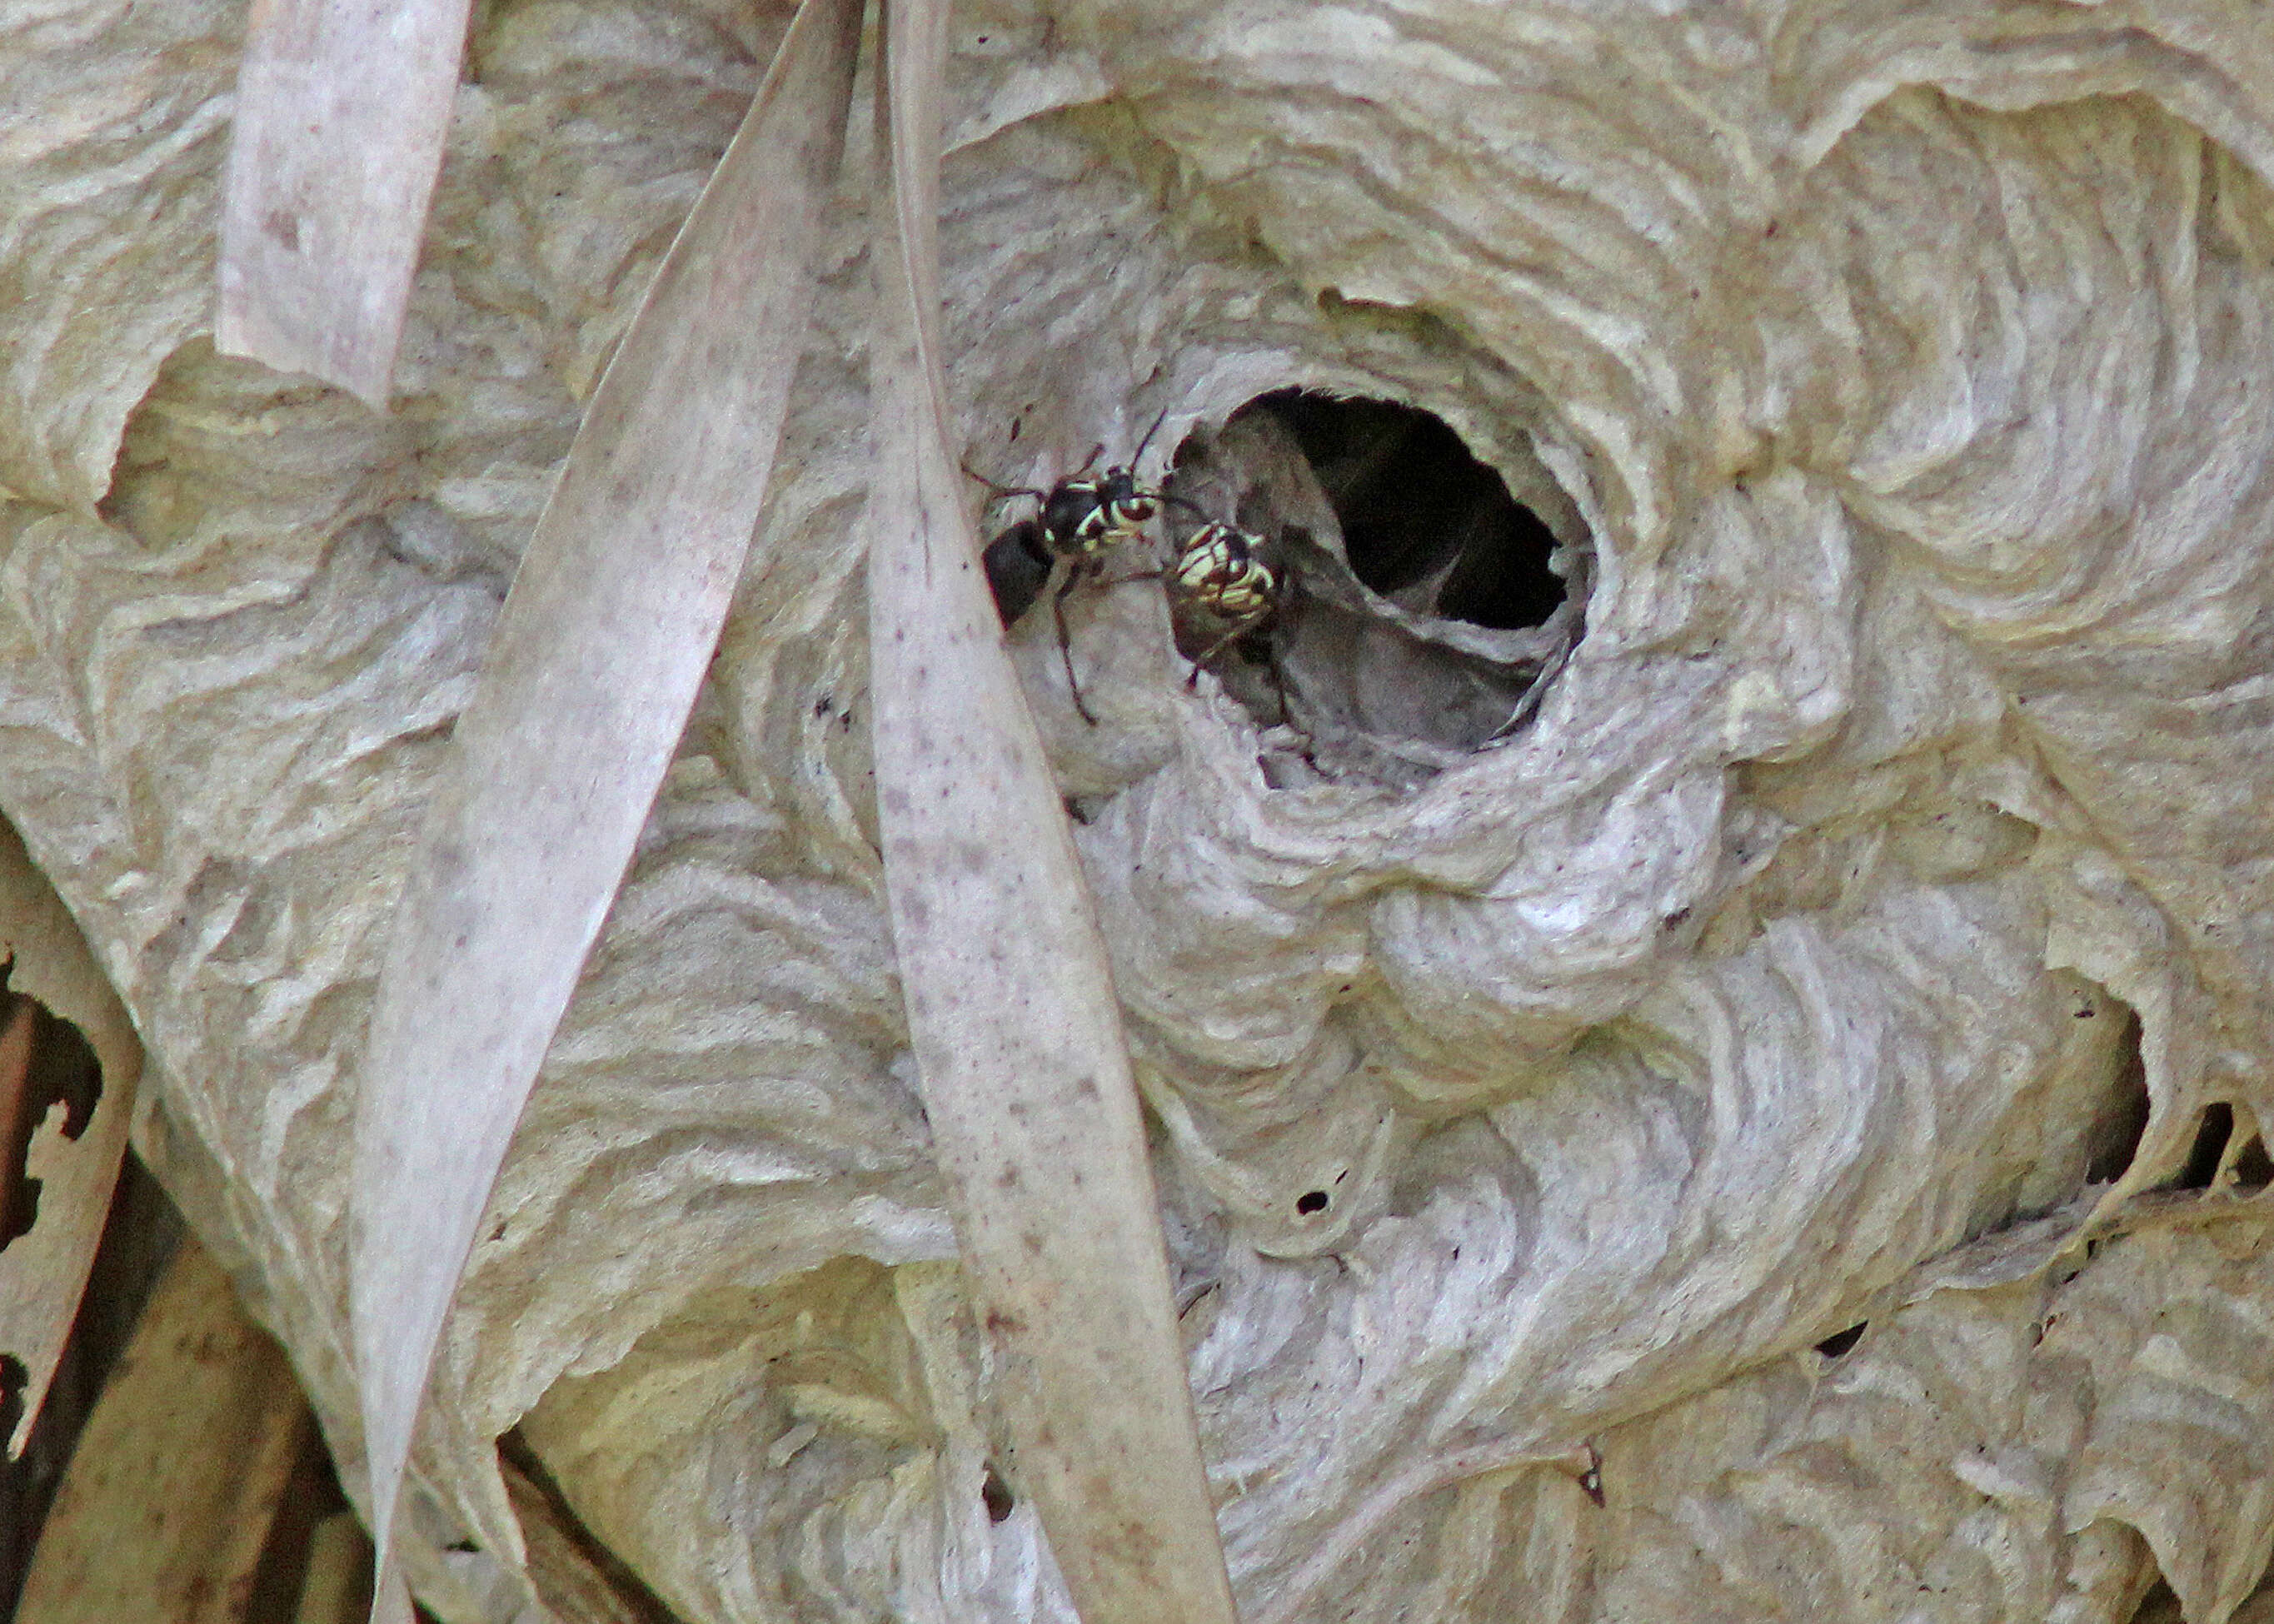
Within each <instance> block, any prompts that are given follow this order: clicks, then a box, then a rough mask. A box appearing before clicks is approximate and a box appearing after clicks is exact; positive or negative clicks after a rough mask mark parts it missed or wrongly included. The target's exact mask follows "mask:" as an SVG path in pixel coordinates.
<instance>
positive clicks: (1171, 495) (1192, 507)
mask: <svg viewBox="0 0 2274 1624" xmlns="http://www.w3.org/2000/svg"><path fill="white" fill-rule="evenodd" d="M1148 494H1150V495H1153V496H1157V497H1159V498H1160V499H1161V500H1163V501H1164V502H1166V503H1168V504H1169V505H1170V506H1171V508H1183V509H1184V510H1185V511H1186V513H1188V514H1190V515H1193V517H1194V518H1195V519H1198V520H1199V521H1201V523H1203V524H1206V523H1211V520H1210V519H1209V510H1208V509H1207V508H1203V507H1201V505H1200V504H1199V503H1198V502H1196V501H1193V500H1191V499H1190V498H1188V497H1183V496H1179V495H1178V494H1177V493H1176V492H1174V491H1154V492H1148Z"/></svg>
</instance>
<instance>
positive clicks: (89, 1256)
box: [0, 823, 142, 1458]
mask: <svg viewBox="0 0 2274 1624" xmlns="http://www.w3.org/2000/svg"><path fill="white" fill-rule="evenodd" d="M5 953H12V954H14V956H15V964H14V967H13V969H12V970H11V973H10V974H9V978H8V984H9V986H10V987H11V989H13V990H15V991H17V992H19V993H23V994H25V995H26V996H29V997H32V998H35V999H37V1000H38V1001H39V1002H40V1004H41V1005H43V1006H44V1007H45V1008H46V1009H47V1010H48V1011H49V1013H50V1014H52V1015H54V1016H56V1017H58V1018H60V1019H64V1020H66V1021H68V1022H70V1023H71V1024H72V1026H74V1027H76V1028H77V1029H78V1031H79V1035H80V1036H82V1037H84V1038H85V1039H86V1040H87V1044H88V1046H89V1047H90V1048H92V1049H94V1057H95V1060H96V1063H97V1064H99V1065H100V1066H101V1067H102V1079H101V1089H102V1092H101V1093H100V1094H97V1095H96V1096H95V1100H94V1109H93V1110H92V1111H91V1112H90V1113H88V1114H87V1117H86V1119H85V1120H84V1122H81V1123H78V1124H72V1123H71V1122H69V1121H68V1119H67V1113H66V1112H65V1111H64V1110H63V1109H47V1110H46V1111H45V1113H44V1120H42V1121H41V1122H39V1123H38V1124H37V1125H35V1126H34V1129H33V1132H32V1135H31V1140H30V1143H29V1146H28V1147H27V1148H26V1155H25V1171H26V1175H27V1176H28V1177H33V1178H36V1179H38V1180H39V1181H40V1192H39V1214H38V1221H37V1222H34V1224H33V1226H32V1228H31V1229H29V1230H28V1231H26V1233H25V1234H23V1235H20V1236H19V1237H16V1239H14V1240H13V1241H11V1242H10V1243H8V1244H7V1245H6V1246H4V1247H0V1353H6V1354H11V1355H13V1356H14V1357H17V1358H19V1359H20V1360H22V1361H23V1363H24V1367H25V1371H26V1380H25V1384H24V1389H23V1395H22V1396H23V1402H24V1409H23V1412H22V1414H21V1416H20V1417H19V1418H18V1420H17V1423H16V1426H15V1430H14V1432H13V1433H12V1435H11V1437H10V1438H9V1440H8V1453H9V1455H10V1456H11V1458H13V1457H14V1456H16V1455H21V1454H22V1453H23V1451H24V1445H25V1444H26V1442H27V1441H28V1440H30V1438H31V1435H32V1422H33V1420H34V1418H35V1417H37V1416H38V1415H39V1412H40V1404H41V1400H42V1399H44V1398H45V1397H46V1395H47V1391H48V1384H49V1382H50V1381H51V1380H53V1379H54V1377H55V1372H56V1360H57V1359H59V1358H61V1357H63V1350H64V1338H65V1337H67V1336H68V1335H70V1334H71V1327H72V1317H73V1316H74V1315H75V1314H76V1313H77V1312H78V1309H79V1294H80V1293H81V1292H82V1291H84V1290H85V1289H86V1288H87V1270H88V1268H89V1267H91V1266H92V1265H93V1264H94V1249H95V1244H96V1243H97V1242H98V1241H100V1240H101V1239H102V1225H103V1220H104V1219H105V1217H107V1216H108V1215H109V1211H110V1192H111V1187H112V1186H113V1185H114V1184H117V1182H118V1165H119V1162H120V1160H121V1159H122V1158H123V1157H124V1155H125V1154H126V1130H127V1125H128V1123H129V1121H130V1120H131V1118H132V1116H133V1105H134V1085H135V1083H136V1081H137V1079H139V1077H140V1076H141V1072H142V1046H141V1044H140V1042H139V1041H138V1040H137V1039H136V1037H135V1035H134V1026H133V1023H132V1021H131V1020H129V1019H127V1014H126V1009H125V1006H124V1005H123V1004H120V1003H119V1001H118V995H117V993H115V992H113V991H112V990H111V988H110V983H109V981H107V980H106V979H105V978H104V976H103V974H102V970H101V969H100V968H98V967H97V966H96V965H95V962H94V955H93V954H91V953H90V952H88V951H87V943H86V941H85V939H84V938H83V937H81V936H80V935H79V927H78V926H77V925H76V924H74V923H73V922H72V917H71V915H70V914H69V913H67V912H66V911H65V910H64V905H63V901H62V899H61V898H58V897H57V896H56V893H55V891H54V890H53V889H52V888H50V887H49V884H48V882H47V880H46V878H45V877H44V876H41V873H40V871H39V870H38V869H37V868H34V867H33V866H32V860H31V858H30V856H29V855H28V854H26V852H25V850H24V843H23V841H22V840H21V839H19V838H18V837H17V834H16V831H15V830H14V829H12V828H11V827H9V826H8V825H6V824H4V823H0V954H5ZM33 1037H34V1026H33V1021H32V1019H30V1018H29V1017H28V1016H27V1017H26V1019H25V1020H24V1021H23V1022H21V1023H11V1025H10V1026H9V1028H8V1031H7V1034H6V1035H5V1036H4V1037H0V1045H5V1044H7V1043H8V1042H10V1041H16V1042H20V1043H21V1044H23V1045H24V1046H26V1053H25V1055H24V1056H23V1058H24V1060H25V1061H26V1062H29V1061H31V1060H32V1059H33V1056H32V1055H31V1054H30V1052H29V1046H30V1045H31V1043H32V1041H33ZM11 1071H12V1068H11ZM34 1103H35V1106H36V1103H37V1102H36V1101H35V1102H34ZM74 1126H75V1127H76V1128H77V1129H78V1130H79V1131H78V1132H76V1133H75V1134H74V1133H72V1132H69V1130H70V1129H71V1128H72V1127H74Z"/></svg>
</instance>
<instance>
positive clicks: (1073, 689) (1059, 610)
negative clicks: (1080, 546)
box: [1050, 559, 1097, 727]
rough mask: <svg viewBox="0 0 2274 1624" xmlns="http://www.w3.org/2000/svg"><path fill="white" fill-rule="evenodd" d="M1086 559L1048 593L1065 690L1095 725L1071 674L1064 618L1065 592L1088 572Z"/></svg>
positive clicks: (1070, 638) (1070, 651)
mask: <svg viewBox="0 0 2274 1624" xmlns="http://www.w3.org/2000/svg"><path fill="white" fill-rule="evenodd" d="M1088 561H1089V560H1087V559H1085V560H1081V561H1080V562H1077V563H1075V564H1074V565H1073V567H1072V568H1069V569H1068V570H1067V571H1066V573H1065V580H1064V581H1061V582H1060V583H1058V590H1057V591H1056V592H1054V593H1052V594H1051V595H1050V613H1051V614H1052V615H1054V616H1056V617H1057V620H1058V660H1059V662H1060V663H1061V664H1063V665H1065V673H1066V692H1067V693H1069V694H1071V695H1073V708H1074V709H1075V710H1076V711H1080V712H1081V719H1082V720H1083V721H1085V722H1088V724H1089V725H1090V726H1092V727H1095V726H1097V718H1096V717H1094V716H1092V715H1091V714H1090V713H1089V707H1088V705H1087V704H1085V703H1083V702H1082V697H1081V679H1079V678H1078V677H1076V676H1075V675H1074V674H1073V636H1072V635H1070V634H1069V633H1068V632H1067V631H1066V618H1065V600H1066V594H1067V593H1068V592H1071V591H1073V590H1074V588H1075V586H1076V585H1078V584H1079V583H1081V581H1082V580H1083V578H1084V577H1086V576H1087V575H1088V574H1089V571H1088V569H1087V568H1084V566H1085V565H1087V564H1088Z"/></svg>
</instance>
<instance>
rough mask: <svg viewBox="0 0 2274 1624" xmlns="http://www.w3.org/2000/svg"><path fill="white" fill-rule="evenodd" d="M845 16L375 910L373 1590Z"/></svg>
mask: <svg viewBox="0 0 2274 1624" xmlns="http://www.w3.org/2000/svg"><path fill="white" fill-rule="evenodd" d="M860 15H861V8H860V4H859V0H806V4H805V5H804V6H803V7H802V9H801V11H799V13H798V15H797V18H796V19H795V20H794V22H793V23H792V25H791V26H790V30H789V33H788V34H787V36H786V37H785V38H784V40H783V41H782V44H781V47H780V49H779V52H778V53H777V55H776V56H775V60H774V64H773V67H772V70H771V71H769V73H768V74H767V76H766V80H765V83H764V86H761V88H760V89H759V92H758V96H757V102H756V104H755V105H754V106H753V107H752V109H751V110H750V114H749V117H748V118H747V119H746V120H744V122H743V124H742V129H741V131H740V132H737V134H736V135H735V137H734V143H733V145H731V146H730V147H728V148H727V154H726V156H725V157H724V158H723V159H721V160H720V162H719V169H718V172H717V173H716V174H715V175H714V176H713V177H712V180H711V184H710V185H709V186H708V187H706V188H705V190H704V194H703V196H702V198H701V199H699V200H698V201H697V204H696V206H695V210H694V213H693V214H691V215H690V216H689V219H688V222H687V224H686V226H685V228H684V229H682V230H681V233H680V236H679V239H678V241H677V242H676V243H674V244H673V245H672V249H671V252H670V253H669V254H668V255H667V256H666V259H665V260H664V264H663V266H662V268H661V269H660V270H659V272H658V274H657V277H656V282H655V285H654V287H653V288H652V289H651V290H650V291H649V294H648V297H647V302H646V304H645V305H644V308H643V309H642V310H641V312H640V314H639V316H638V318H637V319H636V320H635V321H634V323H633V325H632V327H631V329H630V331H629V333H627V334H626V335H625V337H624V340H623V343H622V347H621V349H620V350H618V352H617V355H616V357H615V360H614V363H613V364H612V365H610V367H609V369H608V372H607V374H606V377H605V378H604V379H603V380H601V383H600V387H599V390H598V391H597V393H596V394H595V396H594V398H593V402H592V404H591V410H589V411H588V412H587V413H586V414H585V418H584V425H583V427H582V429H581V430H580V431H579V432H578V434H577V437H576V444H575V445H574V446H573V447H571V449H570V451H569V461H568V466H567V467H566V469H565V470H563V471H562V474H561V484H560V485H559V487H558V488H557V489H556V490H555V491H554V492H553V499H552V500H551V502H550V503H549V504H548V505H547V506H546V510H545V515H544V517H543V518H542V519H540V520H539V521H538V526H537V530H536V533H535V535H534V536H533V537H532V538H531V541H530V545H529V550H528V552H527V553H526V555H525V556H524V557H523V560H522V564H521V568H520V571H519V573H518V574H517V575H516V577H515V579H514V584H513V590H512V592H511V593H510V595H509V596H508V598H507V600H506V605H505V609H504V612H503V613H502V615H501V618H500V620H499V622H498V628H497V631H496V634H495V636H494V638H493V642H492V643H491V647H490V650H489V654H488V658H487V659H486V662H485V664H484V665H483V669H482V675H481V680H480V683H479V686H478V689H477V691H476V694H475V696H474V698H473V701H472V703H471V704H470V705H469V706H468V707H467V710H466V713H465V715H464V716H463V718H461V719H460V721H459V724H458V729H457V734H456V757H455V759H454V761H453V762H452V763H451V764H450V766H449V767H448V770H447V771H446V772H445V775H444V782H443V784H442V786H441V787H440V789H439V790H438V791H437V793H436V795H435V801H434V804H433V808H431V810H430V812H429V814H428V822H427V824H426V829H425V837H424V843H423V846H422V848H421V851H420V853H419V855H418V858H417V860H416V861H415V863H414V865H413V868H412V871H411V876H410V882H409V884H408V887H407V889H406V891H405V893H404V895H403V900H402V902H401V904H400V905H399V906H398V909H397V912H396V914H395V925H394V931H393V936H392V938H391V940H390V942H389V944H388V959H387V962H386V966H385V969H384V972H383V974H382V977H381V980H380V986H379V990H378V993H377V996H376V999H375V1002H374V1007H373V1011H372V1021H371V1036H370V1041H369V1045H368V1048H367V1049H366V1052H365V1063H364V1070H363V1077H362V1083H361V1098H360V1103H359V1108H358V1120H357V1124H356V1168H355V1179H354V1196H353V1199H354V1207H355V1218H356V1228H355V1250H354V1259H353V1274H354V1304H353V1319H354V1329H355V1346H356V1357H357V1369H358V1378H359V1380H360V1381H361V1383H362V1397H363V1410H364V1428H365V1446H366V1448H367V1450H368V1452H369V1458H370V1469H371V1485H372V1517H373V1531H374V1534H375V1536H376V1538H378V1541H379V1543H380V1553H381V1560H380V1573H381V1577H382V1587H383V1588H384V1585H385V1581H386V1577H387V1575H388V1564H387V1562H386V1560H385V1553H386V1551H387V1546H388V1529H389V1526H390V1522H391V1519H392V1515H393V1509H394V1504H395V1492H396V1489H397V1486H398V1485H399V1482H400V1478H401V1474H402V1470H403V1463H404V1462H405V1460H406V1458H407V1456H408V1453H409V1449H410V1429H411V1424H412V1421H413V1419H414V1418H415V1417H416V1415H417V1412H418V1402H419V1398H420V1395H421V1394H422V1393H423V1391H424V1389H425V1383H426V1377H427V1372H428V1368H429V1366H430V1365H431V1363H432V1361H433V1351H434V1346H435V1342H436V1339H437V1337H438V1336H439V1335H440V1330H441V1326H442V1321H443V1319H444V1316H445V1315H446V1313H447V1312H448V1308H449V1305H450V1300H451V1297H452V1295H453V1293H454V1292H455V1290H456V1284H457V1280H458V1275H459V1273H460V1271H461V1270H462V1269H463V1267H464V1263H465V1259H466V1256H467V1252H468V1251H469V1249H470V1248H471V1244H472V1240H473V1235H474V1229H475V1225H476V1224H477V1222H478V1220H479V1218H480V1214H481V1210H482V1207H483V1204H484V1202H485V1201H486V1199H487V1197H488V1194H489V1191H490V1186H491V1184H492V1183H493V1180H494V1179H495V1177H496V1175H497V1169H498V1166H499V1163H500V1162H501V1161H502V1160H503V1157H504V1154H505V1148H506V1144H507V1141H508V1139H510V1138H511V1136H512V1133H513V1128H514V1124H515V1122H516V1120H517V1119H518V1118H519V1116H520V1114H521V1109H522V1105H523V1102H524V1101H526V1099H527V1097H528V1094H529V1088H530V1086H531V1082H532V1081H533V1080H534V1079H535V1077H536V1074H537V1068H538V1063H539V1062H540V1061H541V1060H542V1059H543V1058H544V1056H545V1050H546V1046H547V1045H548V1044H549V1043H550V1042H551V1041H552V1037H553V1028H554V1026H556V1025H557V1024H558V1023H559V1021H560V1019H561V1011H562V1010H563V1009H564V1008H565V1007H566V1006H567V1004H568V1001H569V994H570V992H571V991H572V989H574V987H575V985H576V976H577V973H578V970H579V968H580V967H581V966H582V965H583V963H584V956H585V953H586V951H588V950H589V949H590V947H591V943H592V939H593V937H594V936H596V935H597V934H598V932H599V928H600V923H601V921H602V920H603V918H604V917H605V916H606V913H607V909H608V905H609V902H610V900H611V898H613V897H614V894H615V891H616V888H617V886H618V884H619V883H621V880H622V877H623V872H624V868H625V866H626V865H627V864H628V863H629V861H630V858H631V853H632V847H633V843H634V841H635V840H636V838H637V836H638V833H639V830H640V826H641V824H642V823H643V822H644V820H645V818H646V816H647V814H648V810H649V808H650V806H651V803H652V802H653V801H654V798H655V792H656V787H657V786H658V784H659V782H660V781H661V778H662V776H663V771H664V769H665V767H666V765H667V764H668V763H669V761H670V758H671V754H672V750H673V748H674V745H675V744H676V743H677V741H678V739H679V736H680V733H681V730H682V728H683V727H684V726H685V723H686V719H687V715H688V711H689V708H690V707H691V706H692V705H693V703H694V700H695V693H696V689H697V685H698V684H699V683H700V682H701V681H702V678H703V673H704V668H705V667H706V665H708V664H709V661H710V658H711V654H712V648H713V646H714V645H715V644H716V643H717V641H718V635H719V625H720V622H721V620H723V619H724V617H725V615H726V612H727V603H728V600H729V598H730V597H731V595H732V593H733V590H734V583H735V581H736V579H737V577H738V576H739V575H740V574H741V571H742V562H743V558H744V555H745V553H747V551H748V548H749V539H750V532H751V529H752V526H753V525H754V523H756V521H757V513H758V508H759V503H760V500H761V498H762V497H763V496H764V491H765V484H766V477H767V474H768V471H769V470H770V468H771V465H772V460H773V455H774V450H775V447H776V445H777V442H778V440H779V435H780V431H781V424H782V418H783V415H784V412H785V410H786V409H787V402H788V395H789V387H790V380H791V376H792V374H793V372H794V370H795V367H796V362H797V357H798V351H799V348H800V345H801V342H802V337H803V334H804V330H805V327H806V322H807V318H808V314H809V305H810V288H809V280H808V278H809V257H810V253H809V251H810V246H811V244H812V241H813V239H814V237H815V236H816V234H817V228H818V221H819V214H820V209H821V206H822V202H823V199H824V197H825V193H826V192H827V189H828V186H829V184H830V182H831V179H832V177H833V175H834V173H835V171H836V168H837V163H838V160H839V157H840V153H841V151H842V144H843V139H844V131H845V120H846V112H847V108H848V106H849V105H850V102H851V99H852V75H853V62H854V56H855V49H856V47H857V44H858V39H859V28H860ZM397 1599H398V1605H399V1598H397Z"/></svg>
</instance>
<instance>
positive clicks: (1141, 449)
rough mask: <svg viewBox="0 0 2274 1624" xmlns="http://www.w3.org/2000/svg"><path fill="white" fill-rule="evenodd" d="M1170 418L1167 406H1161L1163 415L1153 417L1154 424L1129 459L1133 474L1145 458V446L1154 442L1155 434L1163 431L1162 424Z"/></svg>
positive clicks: (1130, 469)
mask: <svg viewBox="0 0 2274 1624" xmlns="http://www.w3.org/2000/svg"><path fill="white" fill-rule="evenodd" d="M1168 420H1169V409H1168V408H1167V407H1166V406H1163V407H1162V408H1161V415H1160V416H1159V417H1156V418H1154V419H1153V426H1152V427H1151V428H1149V429H1147V430H1146V431H1145V438H1144V439H1142V440H1139V441H1138V442H1137V449H1136V452H1135V453H1134V454H1133V455H1132V456H1131V457H1130V459H1129V471H1130V472H1131V473H1135V472H1136V471H1137V466H1138V464H1139V463H1141V462H1143V461H1144V460H1145V447H1148V446H1149V445H1151V444H1152V443H1153V436H1154V435H1156V434H1157V433H1159V432H1161V425H1163V423H1166V422H1167V421H1168Z"/></svg>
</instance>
